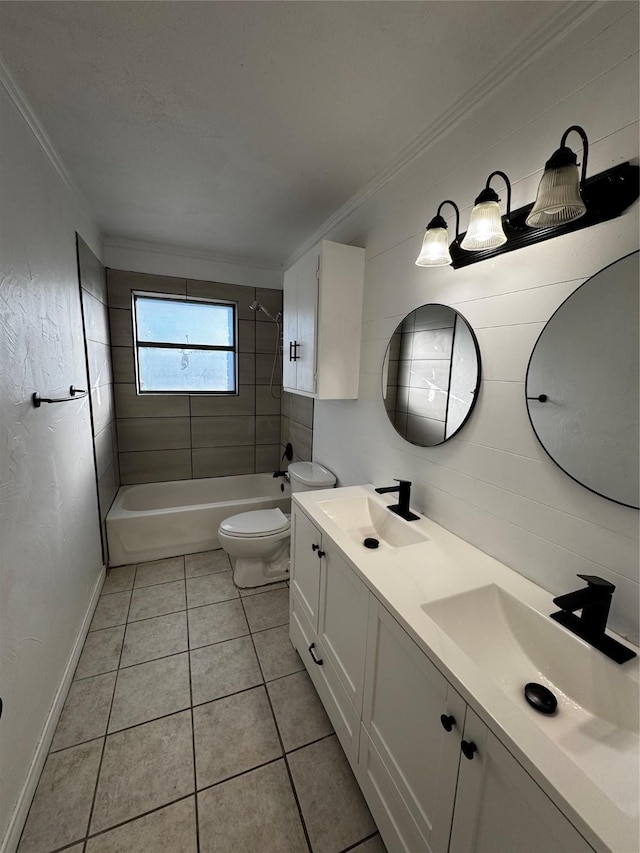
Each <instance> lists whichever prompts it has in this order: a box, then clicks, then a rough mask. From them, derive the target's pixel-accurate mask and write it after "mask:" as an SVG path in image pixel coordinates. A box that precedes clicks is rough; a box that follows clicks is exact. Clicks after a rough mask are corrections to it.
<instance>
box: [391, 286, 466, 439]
mask: <svg viewBox="0 0 640 853" xmlns="http://www.w3.org/2000/svg"><path fill="white" fill-rule="evenodd" d="M479 387H480V348H479V347H478V341H477V340H476V336H475V334H474V333H473V330H472V328H471V326H469V324H468V323H467V321H466V320H465V318H464V317H463V316H462V314H460V313H459V312H458V311H456V310H454V309H453V308H451V307H449V306H448V305H440V304H437V303H432V304H428V305H421V306H420V308H416V309H415V311H412V312H411V313H410V314H408V315H407V316H406V317H405V318H404V320H403V321H402V322H401V323H400V324H399V325H398V327H397V329H396V330H395V332H394V333H393V335H392V337H391V340H390V341H389V345H388V347H387V351H386V353H385V357H384V362H383V366H382V399H383V402H384V407H385V410H386V412H387V417H388V418H389V420H390V421H391V423H392V424H393V426H394V428H395V430H396V432H397V433H398V434H399V435H401V436H402V437H403V438H404V439H406V440H407V441H409V442H411V443H412V444H417V445H419V446H420V447H433V446H434V445H437V444H442V443H443V442H445V441H448V440H449V439H450V438H453V436H454V435H456V434H457V433H458V432H459V431H460V430H461V429H462V427H463V426H464V424H465V423H466V422H467V420H468V419H469V416H470V414H471V412H472V410H473V407H474V405H475V403H476V399H477V397H478V389H479Z"/></svg>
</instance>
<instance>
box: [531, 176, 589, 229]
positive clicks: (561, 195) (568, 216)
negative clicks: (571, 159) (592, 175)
mask: <svg viewBox="0 0 640 853" xmlns="http://www.w3.org/2000/svg"><path fill="white" fill-rule="evenodd" d="M586 212H587V207H586V205H585V203H584V202H583V200H582V198H581V196H580V176H579V173H578V167H577V166H575V165H574V164H573V163H568V164H567V165H565V166H560V167H558V168H556V169H553V168H547V169H545V171H544V174H543V176H542V179H541V181H540V186H539V187H538V195H537V197H536V202H535V204H534V205H533V208H532V210H531V213H530V214H529V216H527V225H528V226H529V228H549V227H551V226H554V225H564V223H565V222H572V221H573V220H574V219H580V217H581V216H584V215H585V213H586Z"/></svg>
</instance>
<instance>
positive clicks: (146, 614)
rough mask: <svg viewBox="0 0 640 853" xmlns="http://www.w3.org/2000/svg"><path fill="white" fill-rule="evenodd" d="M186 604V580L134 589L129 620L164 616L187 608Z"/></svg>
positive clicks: (135, 620) (136, 620)
mask: <svg viewBox="0 0 640 853" xmlns="http://www.w3.org/2000/svg"><path fill="white" fill-rule="evenodd" d="M186 606H187V604H186V599H185V593H184V581H173V582H171V583H161V584H157V585H156V586H147V587H143V588H142V589H134V591H133V595H132V596H131V607H130V608H129V622H138V621H139V620H140V619H150V618H152V617H153V616H163V615H164V614H165V613H175V612H176V611H178V610H185V609H186Z"/></svg>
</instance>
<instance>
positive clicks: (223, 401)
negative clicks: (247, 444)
mask: <svg viewBox="0 0 640 853" xmlns="http://www.w3.org/2000/svg"><path fill="white" fill-rule="evenodd" d="M255 390H256V386H255V385H241V386H240V393H239V394H238V395H237V396H233V397H207V396H206V395H202V396H195V395H194V396H192V397H191V417H196V418H197V417H206V416H209V417H216V416H218V415H253V414H254V412H255V409H256V395H255Z"/></svg>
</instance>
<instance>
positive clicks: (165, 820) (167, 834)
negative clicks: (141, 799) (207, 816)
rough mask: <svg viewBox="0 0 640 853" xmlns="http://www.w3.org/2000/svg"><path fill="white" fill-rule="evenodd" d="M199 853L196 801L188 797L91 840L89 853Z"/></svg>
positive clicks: (87, 852)
mask: <svg viewBox="0 0 640 853" xmlns="http://www.w3.org/2000/svg"><path fill="white" fill-rule="evenodd" d="M196 850H197V842H196V809H195V797H187V798H186V799H184V800H180V801H179V802H177V803H173V805H170V806H166V808H164V809H159V810H158V811H155V812H151V814H148V815H144V817H140V818H138V819H137V820H133V821H131V823H125V824H124V826H119V827H117V828H116V829H112V830H110V831H109V832H105V833H104V834H103V835H98V836H97V837H95V838H90V839H89V841H88V843H87V850H86V853H158V851H162V853H196ZM64 853H67V851H66V850H65V851H64Z"/></svg>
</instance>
